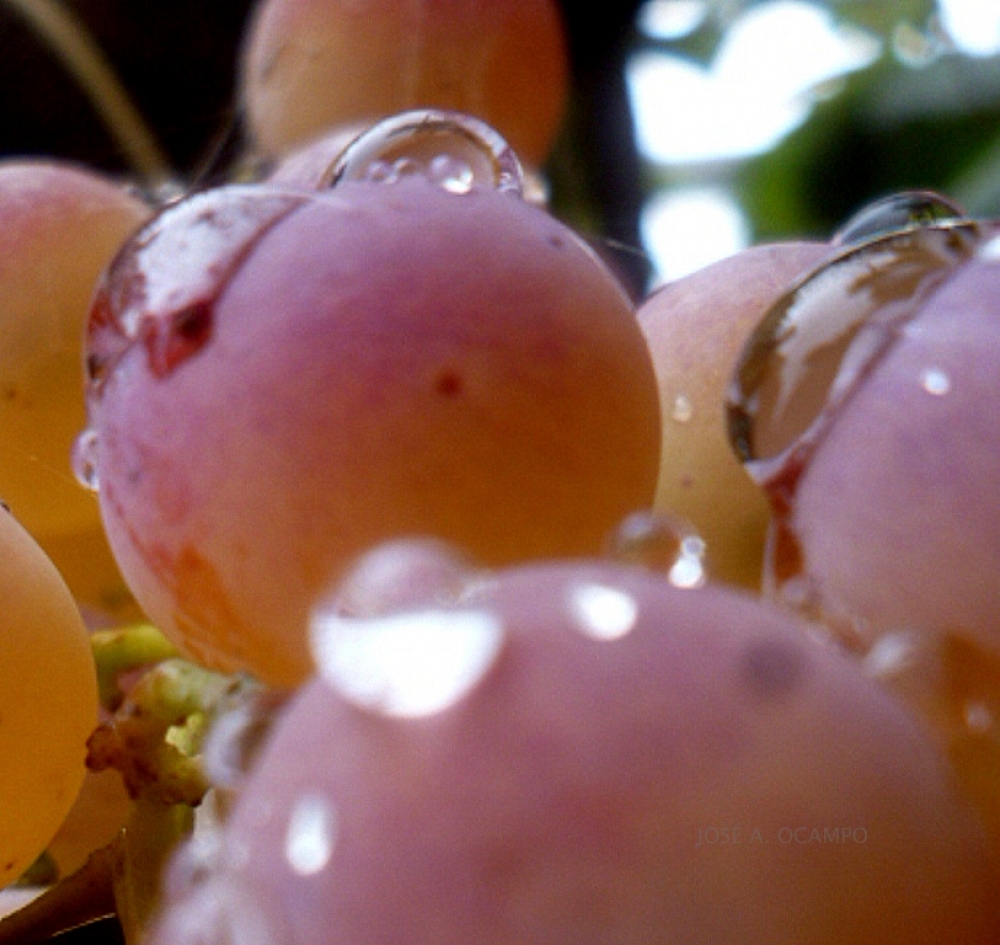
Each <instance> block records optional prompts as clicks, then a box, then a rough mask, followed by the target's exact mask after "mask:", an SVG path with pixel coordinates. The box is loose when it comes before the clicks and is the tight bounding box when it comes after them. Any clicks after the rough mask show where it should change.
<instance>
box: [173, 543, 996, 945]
mask: <svg viewBox="0 0 1000 945" xmlns="http://www.w3.org/2000/svg"><path fill="white" fill-rule="evenodd" d="M376 554H377V552H376ZM369 567H371V564H369ZM314 627H315V632H316V633H317V641H318V661H319V667H320V675H321V678H320V679H319V680H317V681H314V682H312V683H310V684H308V685H306V686H305V687H304V688H303V689H302V690H301V692H300V693H299V695H298V696H297V698H296V699H295V701H294V702H293V703H292V704H291V705H290V706H289V708H288V709H287V712H286V714H285V715H284V716H283V717H282V719H281V720H280V722H279V723H278V726H277V727H276V729H275V730H274V733H273V737H272V738H271V739H270V741H269V743H268V745H267V747H266V748H265V750H264V754H263V755H262V757H261V760H260V763H259V765H258V767H257V768H256V770H255V771H254V772H253V773H252V774H251V775H250V778H249V779H248V781H247V782H245V786H244V788H243V791H242V794H241V797H240V800H239V803H238V806H237V808H236V810H235V811H234V812H233V815H232V817H231V819H230V821H229V823H228V825H227V826H226V827H225V828H224V832H223V833H222V834H221V835H220V836H218V837H217V838H216V840H215V842H214V843H213V844H212V845H210V846H208V847H205V846H202V848H201V849H202V851H203V853H205V854H206V858H204V859H203V860H202V861H201V867H200V870H199V871H196V872H195V873H191V872H190V869H191V865H192V863H191V860H190V859H188V858H186V857H182V859H181V861H179V862H178V864H177V868H176V870H175V872H174V876H173V881H172V883H171V884H170V888H171V890H172V896H173V897H174V902H173V906H172V908H171V907H168V909H167V912H166V914H165V915H164V916H163V917H161V922H160V925H159V931H158V933H157V934H154V936H153V941H154V942H155V943H157V945H159V943H166V942H171V943H175V945H186V943H188V942H192V943H193V942H196V941H197V942H212V943H215V942H220V943H221V942H224V941H229V940H231V939H232V937H233V936H237V937H238V936H239V935H240V934H243V932H242V931H241V930H243V929H245V927H246V924H247V923H248V922H249V921H250V920H249V919H248V916H254V919H253V922H252V923H251V924H253V925H254V926H255V927H257V922H258V921H259V922H260V923H263V925H262V926H260V927H263V928H266V929H267V930H268V931H267V934H268V935H269V941H272V942H276V943H281V942H292V941H313V940H331V939H339V938H343V939H345V940H350V941H353V942H359V943H364V942H373V943H374V942H380V943H387V942H392V943H395V942H400V943H403V942H408V943H423V942H427V943H432V942H434V943H442V942H447V943H450V942H455V943H462V942H468V941H469V940H470V939H475V940H476V941H478V942H485V943H493V942H496V943H501V942H510V941H518V940H523V941H540V940H543V939H544V940H545V941H554V942H567V943H570V942H574V943H580V942H595V943H597V942H607V941H617V942H623V943H633V942H634V943H640V942H641V943H658V942H664V943H667V942H669V943H687V942H692V943H693V942H705V941H735V940H739V941H742V942H746V943H756V942H761V943H763V942H769V943H774V942H788V943H793V942H794V943H800V945H801V943H812V942H824V943H828V942H829V943H832V942H835V941H839V940H843V939H844V937H845V936H846V937H848V938H850V939H851V940H852V941H859V942H869V941H870V942H872V943H876V942H878V943H889V942H897V941H898V942H901V943H902V942H906V943H909V945H913V943H916V942H924V941H926V942H928V943H931V942H939V941H941V940H942V936H943V937H944V938H945V939H951V940H955V939H959V940H962V941H968V942H983V943H984V945H985V943H986V942H989V941H992V940H993V938H992V936H995V934H996V928H995V921H994V919H991V918H990V907H988V906H987V905H986V904H987V903H992V902H994V901H995V898H994V897H995V895H996V893H995V890H994V888H993V886H992V884H993V883H995V882H996V878H995V876H992V875H991V870H992V867H991V866H990V865H989V860H988V856H987V854H986V853H985V846H984V841H983V838H982V834H981V832H980V830H979V827H978V825H977V824H976V823H975V821H974V820H973V819H972V818H971V817H970V814H969V811H968V809H967V808H966V807H965V806H964V803H963V802H962V800H961V799H960V798H959V797H958V796H957V794H956V793H955V791H954V785H953V784H952V782H951V780H950V775H949V774H948V773H947V771H946V769H945V767H944V763H943V761H942V760H941V759H940V758H939V757H938V756H937V755H936V753H935V750H934V749H933V747H932V746H931V743H930V741H929V740H928V739H926V737H925V736H924V735H923V734H922V733H921V731H920V730H919V727H918V725H917V723H916V722H915V721H914V720H913V719H912V718H911V717H910V716H909V715H908V714H907V713H906V711H905V710H904V709H903V707H902V705H901V704H899V703H897V702H896V701H895V700H893V699H892V698H890V697H889V696H888V695H886V694H885V693H884V692H882V691H881V690H880V689H879V688H877V687H876V686H874V685H873V684H872V683H871V682H870V681H868V680H866V679H865V678H864V677H863V676H862V674H861V673H860V672H859V671H858V669H857V667H856V666H855V665H854V664H853V663H852V662H851V661H849V660H847V659H845V658H844V657H842V656H840V655H838V654H836V653H835V652H834V651H832V650H830V649H829V648H826V647H823V646H820V645H818V644H816V643H815V642H813V641H811V640H809V639H808V638H807V637H806V636H805V635H804V634H803V632H802V628H801V627H799V626H798V625H797V624H796V623H795V622H794V621H793V620H791V619H789V618H788V617H786V616H783V615H781V614H780V613H779V612H777V611H775V610H773V609H770V608H765V607H762V606H760V605H759V604H758V603H756V602H755V601H753V600H751V599H750V598H749V597H743V596H741V595H738V594H736V593H734V592H731V591H727V590H721V589H717V588H705V589H702V590H682V589H678V588H676V587H671V586H670V584H669V583H668V582H666V581H664V580H663V579H662V578H658V577H653V576H650V575H647V574H644V573H643V572H641V571H639V570H637V569H634V568H622V567H615V566H609V565H600V564H582V563H576V564H570V563H566V564H561V565H548V566H536V567H528V568H524V569H519V570H517V571H513V572H510V573H501V574H495V575H493V576H491V577H490V578H489V579H488V580H486V581H485V582H482V581H481V580H480V581H479V583H473V584H470V585H469V586H468V587H467V589H466V591H465V592H464V593H460V594H459V595H458V596H452V597H450V598H441V597H435V595H434V594H433V593H429V594H428V597H427V599H425V601H424V602H420V601H417V600H412V599H411V601H410V602H409V604H408V605H406V606H403V607H402V608H401V609H396V610H391V609H390V611H389V612H385V613H380V614H378V615H374V616H372V617H370V618H368V619H358V618H352V617H344V616H340V615H338V614H336V613H333V614H329V613H327V614H319V615H317V618H316V623H315V625H314ZM195 877H197V881H196V882H195V881H194V878H195ZM248 910H249V911H248ZM994 918H995V917H994ZM991 923H992V926H993V927H991Z"/></svg>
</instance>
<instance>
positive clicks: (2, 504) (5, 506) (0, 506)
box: [0, 499, 14, 515]
mask: <svg viewBox="0 0 1000 945" xmlns="http://www.w3.org/2000/svg"><path fill="white" fill-rule="evenodd" d="M0 509H3V510H4V511H5V512H7V513H9V514H11V515H13V514H14V513H13V512H11V511H10V506H9V505H8V504H7V503H6V502H4V500H3V499H0Z"/></svg>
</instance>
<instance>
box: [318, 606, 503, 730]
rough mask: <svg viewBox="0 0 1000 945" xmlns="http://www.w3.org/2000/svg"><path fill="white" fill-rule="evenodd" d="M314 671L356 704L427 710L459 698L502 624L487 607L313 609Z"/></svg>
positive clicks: (477, 677)
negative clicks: (359, 614)
mask: <svg viewBox="0 0 1000 945" xmlns="http://www.w3.org/2000/svg"><path fill="white" fill-rule="evenodd" d="M311 639H312V647H313V656H314V658H315V660H316V664H317V666H318V668H319V673H320V675H321V676H322V677H323V679H325V680H326V681H327V683H328V684H329V685H330V686H332V687H333V688H334V689H335V690H336V691H337V692H339V693H340V694H341V696H342V697H343V698H344V699H346V700H347V701H348V702H351V703H353V704H354V705H356V706H358V707H360V708H363V709H367V710H369V711H373V712H377V713H380V714H383V715H388V716H401V717H406V718H417V717H421V716H426V715H433V714H435V713H438V712H442V711H444V710H445V709H448V708H450V707H451V706H453V705H455V704H456V703H458V702H460V701H461V700H462V699H464V698H465V697H466V696H468V694H469V693H470V692H471V691H472V690H473V689H475V688H476V686H477V684H478V683H479V682H480V681H481V680H482V679H483V678H484V677H485V676H486V675H487V674H488V673H489V670H490V668H491V667H492V666H493V664H494V663H495V662H496V659H497V657H498V655H499V654H500V652H501V649H502V645H503V640H504V627H503V623H502V622H501V620H500V618H499V616H498V615H497V614H495V613H492V612H491V611H488V610H478V609H454V610H448V609H443V608H442V609H430V610H417V611H413V612H412V613H399V614H394V615H391V616H386V617H372V618H368V619H355V618H350V617H342V616H339V615H338V614H335V613H323V612H319V613H317V614H316V615H315V616H314V618H313V623H312V638H311Z"/></svg>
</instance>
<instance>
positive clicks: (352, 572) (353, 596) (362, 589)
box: [318, 538, 482, 618]
mask: <svg viewBox="0 0 1000 945" xmlns="http://www.w3.org/2000/svg"><path fill="white" fill-rule="evenodd" d="M481 574H482V571H481V569H480V568H479V567H477V566H476V565H475V564H474V563H473V562H472V561H471V560H470V559H469V557H468V556H467V555H465V554H464V553H463V552H462V551H461V549H459V548H458V547H456V546H454V545H452V544H450V543H449V542H445V541H441V540H440V539H436V538H401V539H397V540H395V541H385V542H382V543H380V544H378V545H376V546H375V547H374V548H372V549H371V550H370V551H367V552H365V553H364V554H362V555H361V556H360V557H358V558H357V559H356V560H355V561H354V562H353V563H352V564H351V565H350V566H349V567H348V569H347V570H346V572H345V573H344V575H343V577H342V578H341V579H340V581H339V582H338V583H337V587H336V589H335V591H334V592H333V593H332V594H331V595H330V596H329V598H328V599H326V600H324V601H321V603H320V604H319V605H318V609H319V610H322V609H323V608H327V609H330V610H332V611H335V612H336V613H337V614H339V615H341V616H344V617H355V618H363V617H380V616H388V615H389V614H392V613H400V612H406V611H408V610H414V609H419V608H420V607H439V606H446V605H448V604H454V603H456V602H458V601H459V600H460V599H461V598H462V597H463V596H464V595H465V593H466V592H467V591H468V589H469V588H470V587H471V586H472V585H474V584H475V583H476V582H477V581H478V580H480V575H481Z"/></svg>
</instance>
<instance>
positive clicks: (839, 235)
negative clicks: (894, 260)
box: [830, 190, 968, 246]
mask: <svg viewBox="0 0 1000 945" xmlns="http://www.w3.org/2000/svg"><path fill="white" fill-rule="evenodd" d="M966 219H968V217H967V214H966V212H965V211H964V210H963V209H962V208H961V207H960V206H959V205H958V204H957V203H955V202H954V201H952V200H949V199H948V198H947V197H943V196H941V194H937V193H934V192H933V191H930V190H906V191H903V192H902V193H898V194H892V195H890V196H888V197H883V198H882V199H881V200H877V201H875V202H874V203H872V204H869V205H868V206H867V207H864V208H863V209H861V210H859V211H858V212H857V213H855V214H854V215H853V216H852V217H851V218H850V219H849V220H848V221H847V222H846V223H845V224H844V225H843V226H842V227H840V229H839V230H837V232H836V233H835V234H834V235H833V238H832V239H831V241H830V242H831V243H832V244H833V245H834V246H853V245H858V244H862V243H867V242H868V241H870V240H873V239H878V238H879V237H882V236H887V235H889V234H892V233H898V232H900V231H901V230H908V229H913V228H915V227H921V226H927V225H928V224H932V223H941V222H944V221H957V220H966Z"/></svg>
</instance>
